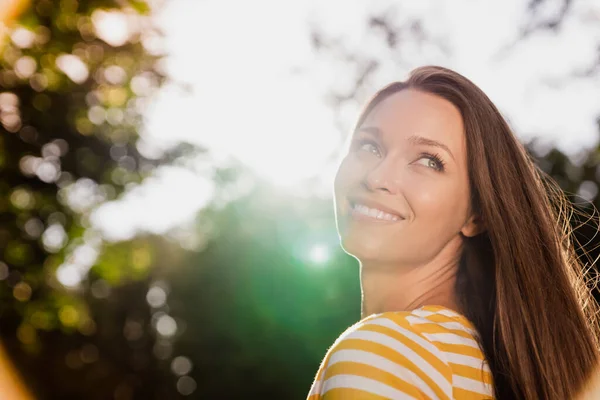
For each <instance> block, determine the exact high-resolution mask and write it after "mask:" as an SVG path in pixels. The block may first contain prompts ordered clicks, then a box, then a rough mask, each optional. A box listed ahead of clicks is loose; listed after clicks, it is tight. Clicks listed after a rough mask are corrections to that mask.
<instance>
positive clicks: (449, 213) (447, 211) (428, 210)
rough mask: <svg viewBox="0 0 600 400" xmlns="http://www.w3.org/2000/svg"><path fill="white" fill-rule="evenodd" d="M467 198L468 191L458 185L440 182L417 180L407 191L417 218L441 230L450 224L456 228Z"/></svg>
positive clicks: (408, 199)
mask: <svg viewBox="0 0 600 400" xmlns="http://www.w3.org/2000/svg"><path fill="white" fill-rule="evenodd" d="M467 200H468V193H465V192H464V191H463V190H461V189H460V188H459V187H458V186H457V185H451V184H443V183H440V182H437V184H433V183H432V182H424V181H420V182H415V183H414V184H413V185H411V186H410V190H409V191H408V192H407V201H408V202H409V203H410V205H411V208H412V209H413V212H414V213H415V219H416V220H417V221H423V222H426V223H427V225H428V226H430V227H437V228H438V229H439V230H444V228H445V227H447V226H448V225H452V226H453V228H452V229H454V225H456V223H458V221H460V219H461V218H462V214H463V209H464V208H465V207H464V206H465V204H466V202H467Z"/></svg>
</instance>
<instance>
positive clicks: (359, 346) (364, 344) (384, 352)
mask: <svg viewBox="0 0 600 400" xmlns="http://www.w3.org/2000/svg"><path fill="white" fill-rule="evenodd" d="M336 350H363V351H366V352H369V353H372V354H376V355H378V356H381V357H385V358H387V359H388V360H390V361H392V362H395V363H396V364H400V365H402V366H404V367H406V368H408V369H409V370H410V371H412V372H413V373H414V374H415V375H417V376H418V377H419V378H420V379H421V380H422V381H423V382H425V383H426V384H427V385H428V386H429V387H430V388H431V390H432V391H433V392H435V394H436V395H437V396H438V397H440V398H442V399H448V396H447V395H446V394H445V393H444V392H443V391H442V389H441V388H440V387H439V386H438V383H437V382H435V381H434V380H433V379H432V378H431V377H430V376H428V375H427V374H426V373H425V372H424V371H423V370H421V368H420V367H418V366H416V365H415V364H414V363H413V362H412V361H411V360H410V359H409V358H407V357H406V356H404V355H403V354H400V353H398V352H396V351H393V350H392V349H390V348H389V347H387V346H384V345H382V344H378V343H375V342H371V341H367V340H362V339H346V340H344V341H343V342H341V343H339V345H338V346H336ZM428 354H429V355H428V356H426V361H428V360H432V361H437V363H439V362H440V360H439V359H436V358H435V357H434V356H433V355H432V354H431V353H428ZM432 367H433V366H432ZM329 368H331V367H328V368H327V369H329ZM442 375H443V376H446V374H444V373H442Z"/></svg>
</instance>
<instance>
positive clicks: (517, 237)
mask: <svg viewBox="0 0 600 400" xmlns="http://www.w3.org/2000/svg"><path fill="white" fill-rule="evenodd" d="M405 89H413V90H418V91H422V92H427V93H431V94H434V95H437V96H440V97H442V98H444V99H446V100H448V101H450V102H451V103H453V104H454V105H455V106H456V107H457V108H458V109H459V110H460V112H461V115H462V118H463V121H464V127H465V135H466V143H467V163H468V168H469V181H470V188H471V209H472V210H473V211H474V212H475V213H476V214H478V215H479V216H480V217H481V218H482V220H483V222H484V224H485V227H486V230H485V231H484V232H483V233H481V234H479V235H477V236H475V237H471V238H469V237H464V246H463V251H462V255H461V258H460V263H459V268H458V272H457V279H456V296H457V298H458V301H459V305H460V307H461V311H462V312H463V314H464V315H465V316H466V317H467V318H468V319H469V320H470V321H471V322H472V323H473V324H474V325H475V327H476V328H477V332H478V338H477V339H478V341H479V344H480V346H481V348H482V350H483V352H484V354H485V356H486V359H487V362H488V364H489V367H490V369H491V372H492V376H493V380H494V394H495V397H496V398H497V399H500V400H504V399H525V400H540V399H557V400H558V399H560V400H565V399H573V398H574V397H575V396H576V395H577V394H578V393H580V392H581V390H582V389H583V387H584V386H585V385H586V383H587V382H588V380H589V379H590V376H591V374H592V371H594V370H595V367H596V366H597V365H598V362H599V346H598V345H599V332H600V331H599V329H598V320H597V314H598V304H597V303H596V301H595V300H594V298H593V296H592V290H593V288H590V285H589V283H590V281H591V278H590V275H589V274H588V272H589V270H591V265H589V266H587V265H584V264H583V263H582V261H581V260H580V259H579V257H578V256H577V255H576V251H575V248H574V246H575V244H578V242H577V240H576V238H575V235H574V231H573V227H572V225H571V222H570V217H571V216H572V214H573V212H574V211H576V210H575V207H574V206H573V205H572V204H571V203H570V201H569V200H568V198H567V197H566V195H565V193H564V192H563V191H562V190H561V188H560V187H559V186H558V184H557V183H556V182H555V181H554V180H553V179H552V178H551V177H550V176H548V175H547V174H546V173H545V172H544V171H542V170H541V169H540V168H539V167H538V166H537V164H536V162H535V160H534V159H533V158H532V157H531V156H530V155H529V154H528V153H527V151H526V150H525V147H524V146H523V145H522V144H521V143H520V142H519V140H518V139H517V138H516V137H515V135H514V134H513V132H512V131H511V129H510V127H509V125H508V124H507V122H506V121H505V119H504V118H503V117H502V115H501V113H500V112H499V111H498V109H497V108H496V107H495V106H494V104H493V103H492V101H491V100H490V99H489V98H488V97H487V96H486V95H485V93H483V91H482V90H481V89H479V88H478V87H477V86H476V85H475V84H474V83H473V82H471V81H470V80H468V79H467V78H465V77H464V76H462V75H460V74H458V73H456V72H454V71H452V70H449V69H447V68H443V67H437V66H425V67H420V68H417V69H415V70H413V71H412V72H411V74H410V75H409V77H408V79H407V80H406V81H404V82H394V83H391V84H389V85H388V86H386V87H385V88H383V89H382V90H380V91H379V92H377V93H376V94H375V95H374V96H373V98H372V99H371V100H370V101H369V102H368V103H367V105H366V107H365V108H364V110H363V112H362V113H361V115H360V117H359V119H358V121H357V125H356V126H357V127H358V126H360V125H361V124H362V122H363V121H364V119H365V118H366V116H367V115H368V114H369V113H370V112H371V110H372V109H373V108H374V107H375V106H376V105H377V104H379V103H380V102H381V101H382V100H384V99H385V98H386V97H388V96H390V95H391V94H393V93H396V92H398V91H401V90H405ZM586 269H587V270H586ZM594 281H595V280H594Z"/></svg>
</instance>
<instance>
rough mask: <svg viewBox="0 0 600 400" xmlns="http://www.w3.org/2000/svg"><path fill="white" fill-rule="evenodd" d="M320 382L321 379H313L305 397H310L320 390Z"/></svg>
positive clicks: (321, 381)
mask: <svg viewBox="0 0 600 400" xmlns="http://www.w3.org/2000/svg"><path fill="white" fill-rule="evenodd" d="M322 383H323V380H322V379H320V380H318V381H314V382H313V384H312V386H311V388H310V392H308V396H307V397H310V396H312V395H313V394H317V393H319V392H320V391H321V384H322Z"/></svg>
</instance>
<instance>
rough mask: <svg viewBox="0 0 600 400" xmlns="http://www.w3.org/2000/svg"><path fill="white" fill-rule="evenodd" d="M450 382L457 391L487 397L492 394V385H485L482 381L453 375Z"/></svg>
mask: <svg viewBox="0 0 600 400" xmlns="http://www.w3.org/2000/svg"><path fill="white" fill-rule="evenodd" d="M452 381H453V383H454V387H456V388H459V389H465V390H470V391H472V392H477V393H479V394H482V395H487V396H489V395H491V394H492V385H490V384H487V383H485V382H483V381H478V380H475V379H471V378H466V377H464V376H460V375H453V376H452Z"/></svg>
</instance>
